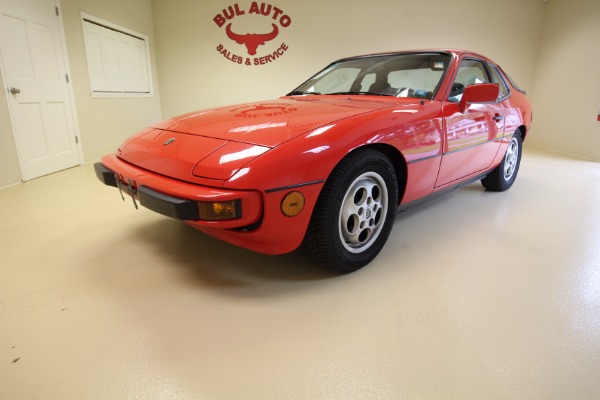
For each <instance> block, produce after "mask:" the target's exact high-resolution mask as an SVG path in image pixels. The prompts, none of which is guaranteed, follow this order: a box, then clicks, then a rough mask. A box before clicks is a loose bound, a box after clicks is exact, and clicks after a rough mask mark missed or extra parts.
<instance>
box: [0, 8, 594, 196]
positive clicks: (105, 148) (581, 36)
mask: <svg viewBox="0 0 600 400" xmlns="http://www.w3.org/2000/svg"><path fill="white" fill-rule="evenodd" d="M61 3H62V8H63V21H64V24H65V31H66V36H67V49H68V53H69V57H70V63H71V70H72V78H73V86H74V91H75V98H76V106H77V112H78V119H79V125H80V130H81V139H82V142H83V150H84V158H85V160H86V161H87V162H91V161H94V160H96V159H98V158H99V157H100V156H101V155H103V154H105V153H109V152H112V151H114V149H115V147H116V146H117V145H118V144H119V143H120V142H121V141H122V140H123V139H124V138H125V137H126V136H128V135H129V134H131V133H134V132H136V131H138V130H139V129H140V128H142V127H144V126H146V125H148V124H150V123H152V122H153V121H155V120H159V119H161V114H162V116H164V117H169V116H172V115H176V114H179V113H183V112H187V111H191V110H195V109H200V108H207V107H213V106H218V105H223V104H229V103H238V102H245V101H254V100H259V99H269V98H276V97H278V96H280V95H283V94H285V93H286V92H287V91H289V90H291V89H293V88H294V87H295V86H296V85H297V84H299V83H301V82H302V81H303V80H304V79H306V78H308V76H309V75H311V74H312V73H314V72H316V71H317V70H318V69H320V68H322V67H323V66H325V65H326V64H328V63H329V62H330V61H332V60H334V59H336V58H340V57H344V56H351V55H356V54H362V53H370V52H380V51H391V50H402V49H413V48H429V47H456V48H466V49H470V50H474V51H478V52H481V53H483V54H485V55H487V56H489V57H490V58H492V59H493V60H495V61H496V62H498V63H499V64H500V65H501V66H502V67H503V68H505V69H506V70H507V71H509V73H510V74H511V75H512V76H513V78H515V79H516V80H517V81H518V82H519V83H520V85H521V86H523V87H524V88H525V89H527V90H528V92H529V94H530V98H531V99H532V101H533V105H534V110H535V111H534V125H533V129H532V131H531V135H530V136H529V137H528V142H529V143H530V144H533V145H536V146H539V147H544V148H548V149H553V150H557V151H562V152H566V153H571V154H575V155H579V156H583V157H587V158H591V159H594V160H599V161H600V131H599V129H600V122H597V121H596V112H597V111H598V107H599V106H600V74H598V72H597V71H598V66H599V65H600V48H599V46H600V40H599V39H600V1H598V0H568V1H567V0H549V2H548V3H547V4H545V3H544V2H543V0H505V1H502V2H500V1H497V0H371V1H367V0H327V1H321V0H304V1H297V0H273V1H271V2H270V3H272V4H274V5H275V6H277V7H279V8H280V9H282V10H283V12H284V13H285V14H287V15H289V16H290V18H291V19H292V23H291V25H290V26H289V27H288V28H285V29H281V32H280V34H279V36H278V37H277V39H276V41H280V42H285V43H286V44H287V45H288V46H289V50H288V51H287V52H286V53H285V54H284V56H282V57H281V58H280V59H279V60H277V61H276V62H273V63H270V64H267V65H263V66H259V67H254V66H252V67H246V66H240V65H237V64H234V63H232V62H231V61H228V60H226V59H225V58H224V57H222V56H221V55H220V54H219V53H218V51H217V50H216V47H217V46H218V45H219V44H222V45H224V46H226V47H227V48H228V49H229V50H230V51H232V52H234V53H237V54H240V55H245V54H246V53H245V49H244V47H243V46H241V45H238V44H236V43H234V42H232V41H231V40H230V39H228V38H227V36H226V35H225V32H224V29H223V28H219V27H218V26H217V25H216V24H215V23H214V22H213V17H214V16H215V15H216V14H217V13H220V12H221V10H222V9H223V8H225V7H227V6H229V5H233V4H238V5H239V6H240V8H242V9H245V10H248V9H249V7H250V4H251V3H252V1H250V0H235V1H234V0H214V1H210V2H209V1H199V0H103V1H97V0H61ZM260 3H261V2H259V4H260ZM265 3H269V2H265ZM80 11H85V12H87V13H90V14H92V15H95V16H97V17H100V18H103V19H106V20H109V21H112V22H114V23H117V24H120V25H122V26H124V27H127V28H130V29H133V30H136V31H139V32H141V33H144V34H146V35H148V36H149V37H150V44H151V55H152V56H151V58H152V68H153V72H154V87H155V91H156V94H155V96H154V97H152V98H144V99H92V98H91V96H90V94H89V82H88V76H87V66H86V64H85V53H84V48H83V40H82V34H81V25H80V21H79V13H80ZM240 20H241V19H240ZM240 20H238V21H237V22H236V27H237V29H239V30H240V32H239V33H246V31H244V29H246V28H247V29H248V31H251V30H252V29H253V28H252V27H248V26H244V24H243V23H242V24H241V25H238V23H239V22H240ZM257 21H258V20H257ZM260 22H261V23H264V20H261V21H260ZM253 33H254V32H253ZM153 45H155V47H156V52H155V51H154V46H153ZM267 47H268V46H266V45H265V46H264V47H263V48H264V49H266V48H267ZM269 48H270V49H271V48H272V46H271V47H269ZM259 49H261V48H259ZM259 53H260V51H259ZM156 76H158V80H157V79H156ZM159 82H160V96H159V95H158V92H159V91H158V89H159ZM0 83H1V82H0ZM161 111H162V112H161ZM18 181H19V167H18V162H17V158H16V153H15V146H14V140H13V137H12V132H11V129H10V124H9V119H8V111H7V106H6V101H5V99H4V96H0V187H2V186H6V185H8V184H10V183H15V182H18Z"/></svg>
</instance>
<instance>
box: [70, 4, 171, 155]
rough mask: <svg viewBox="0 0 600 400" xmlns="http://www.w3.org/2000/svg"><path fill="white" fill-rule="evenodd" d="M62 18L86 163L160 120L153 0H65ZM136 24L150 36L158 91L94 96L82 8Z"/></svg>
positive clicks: (128, 24)
mask: <svg viewBox="0 0 600 400" xmlns="http://www.w3.org/2000/svg"><path fill="white" fill-rule="evenodd" d="M61 3H62V9H63V21H64V25H65V34H66V37H67V49H68V53H69V61H70V63H71V72H72V74H73V87H74V91H75V101H76V106H77V114H78V117H79V128H80V131H81V139H82V143H83V156H84V159H85V160H86V161H88V162H90V161H94V160H97V159H98V158H99V157H100V156H102V155H104V154H107V153H110V152H113V151H115V150H116V146H117V145H118V144H119V143H121V142H122V141H123V139H125V138H126V137H127V136H129V135H131V134H132V133H135V132H137V131H139V130H141V128H143V127H145V126H147V125H148V124H150V123H152V122H155V121H158V120H160V119H161V112H160V96H159V90H158V81H157V73H156V69H157V67H156V56H155V51H154V46H153V44H154V30H153V18H152V5H151V1H150V0H126V1H124V0H102V1H98V0H61ZM81 11H84V12H86V13H88V14H91V15H93V16H95V17H98V18H101V19H104V20H107V21H109V22H112V23H115V24H117V25H120V26H123V27H125V28H128V29H132V30H134V31H137V32H139V33H142V34H144V35H147V36H148V37H149V43H150V56H151V68H152V73H153V75H154V77H153V85H154V96H153V97H143V98H110V99H99V98H92V97H91V95H90V82H89V77H88V72H87V63H86V59H85V48H84V44H83V34H82V29H81V19H80V18H81V16H80V12H81Z"/></svg>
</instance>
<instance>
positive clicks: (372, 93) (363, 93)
mask: <svg viewBox="0 0 600 400" xmlns="http://www.w3.org/2000/svg"><path fill="white" fill-rule="evenodd" d="M326 94H327V95H330V94H331V95H333V94H350V95H359V94H362V95H371V96H392V97H395V96H394V95H393V94H390V93H376V92H334V93H326Z"/></svg>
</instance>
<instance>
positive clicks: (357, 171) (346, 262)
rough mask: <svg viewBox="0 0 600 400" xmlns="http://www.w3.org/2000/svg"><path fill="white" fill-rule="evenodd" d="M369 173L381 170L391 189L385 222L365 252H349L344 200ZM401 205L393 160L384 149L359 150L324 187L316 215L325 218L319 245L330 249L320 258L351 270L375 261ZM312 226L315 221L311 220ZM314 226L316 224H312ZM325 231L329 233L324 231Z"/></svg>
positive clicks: (345, 269)
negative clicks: (343, 230)
mask: <svg viewBox="0 0 600 400" xmlns="http://www.w3.org/2000/svg"><path fill="white" fill-rule="evenodd" d="M366 172H374V173H377V174H378V175H379V176H380V177H381V178H382V179H383V181H384V182H385V185H386V188H387V192H388V193H387V196H388V205H387V208H388V209H387V212H386V215H385V217H384V221H383V222H382V226H381V231H380V232H379V235H378V237H377V238H376V239H375V240H374V241H373V243H371V245H370V246H369V247H368V248H367V249H365V250H364V251H362V252H359V253H353V252H350V251H348V250H347V249H346V248H345V246H344V244H343V243H342V239H341V237H340V221H339V217H340V211H341V208H342V202H343V200H344V197H345V196H346V193H347V191H348V190H349V189H350V185H351V184H352V183H353V182H354V180H355V179H356V178H357V177H359V176H360V175H362V174H364V173H366ZM397 206H398V183H397V180H396V174H395V172H394V168H393V167H392V165H391V163H390V162H389V160H388V159H387V158H386V157H385V156H384V155H383V154H382V153H380V152H377V151H375V150H371V149H365V150H361V151H358V152H356V153H354V154H351V155H349V156H348V157H346V158H345V159H344V160H342V162H340V164H339V165H338V166H337V167H336V169H334V171H333V172H332V174H331V176H330V178H329V179H328V180H327V182H326V184H325V187H324V188H323V192H322V196H320V198H319V201H318V202H317V206H316V209H315V211H314V212H313V218H315V219H320V218H325V221H322V222H324V223H323V224H320V226H321V228H322V229H321V232H318V233H317V235H319V246H321V247H322V249H323V248H326V250H325V251H323V254H325V257H317V261H319V262H321V263H322V264H326V265H327V266H328V267H329V268H332V269H335V270H338V271H343V272H351V271H355V270H357V269H359V268H361V267H363V266H365V265H366V264H368V263H369V262H371V261H372V260H373V259H374V258H375V257H376V256H377V254H379V252H380V251H381V249H382V248H383V246H384V245H385V242H386V241H387V239H388V237H389V234H390V232H391V229H392V226H393V222H394V216H395V210H396V208H397ZM311 225H313V224H312V221H311ZM309 229H313V227H309ZM323 231H325V232H323Z"/></svg>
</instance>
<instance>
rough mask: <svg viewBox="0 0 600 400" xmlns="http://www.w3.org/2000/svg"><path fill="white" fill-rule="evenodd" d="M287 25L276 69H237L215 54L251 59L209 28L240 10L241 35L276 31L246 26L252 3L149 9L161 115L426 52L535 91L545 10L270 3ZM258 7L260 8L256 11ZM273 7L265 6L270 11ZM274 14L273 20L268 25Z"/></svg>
mask: <svg viewBox="0 0 600 400" xmlns="http://www.w3.org/2000/svg"><path fill="white" fill-rule="evenodd" d="M271 3H272V4H273V5H274V6H276V7H278V8H279V9H281V10H282V14H281V15H288V16H289V17H290V19H291V24H290V25H289V26H288V27H287V28H283V27H281V26H280V32H279V36H278V37H277V38H276V39H275V40H274V42H275V43H273V44H272V43H268V44H265V45H264V46H259V51H258V54H257V55H261V53H262V55H264V54H268V53H269V52H273V51H274V50H276V49H277V48H278V46H279V45H280V44H282V43H285V44H287V45H288V50H287V51H286V52H285V53H284V54H283V56H282V57H281V58H279V59H278V60H276V61H275V62H272V63H269V64H266V65H261V66H245V65H239V64H237V63H235V62H232V61H230V60H228V59H227V58H226V57H224V56H223V55H221V54H220V53H219V51H218V50H217V47H218V46H219V45H223V46H224V47H225V48H226V50H227V51H230V52H231V53H232V54H236V55H240V56H244V57H248V53H247V51H246V49H245V48H244V46H243V45H239V44H237V43H235V42H233V41H232V40H230V39H229V38H228V37H227V35H226V34H225V26H226V24H225V25H224V26H223V27H221V28H219V26H218V25H217V24H216V23H215V22H214V21H213V18H214V17H215V16H216V15H217V14H219V13H222V11H221V10H223V9H227V7H228V6H230V5H234V4H237V5H238V7H239V10H240V11H244V12H246V14H245V15H243V16H239V17H235V18H234V19H232V20H231V21H228V22H232V27H233V28H235V30H236V33H241V34H243V33H247V32H250V33H259V32H268V31H270V30H271V22H276V21H272V19H269V18H263V17H262V16H261V17H257V16H253V17H254V20H252V18H250V16H249V12H248V11H249V9H250V7H251V4H252V1H248V0H238V1H233V0H231V1H225V0H217V1H211V2H199V1H196V0H153V6H154V10H153V11H154V22H155V24H154V25H155V33H156V40H157V42H156V43H157V53H158V60H159V61H158V62H159V72H160V74H159V81H160V85H161V86H160V88H161V96H162V111H163V115H164V116H165V117H166V116H172V115H175V114H179V113H182V112H186V111H190V110H194V109H199V108H205V107H211V106H217V105H222V104H228V103H236V102H245V101H254V100H258V99H269V98H276V97H278V96H280V95H283V94H285V93H287V92H288V91H289V90H291V89H293V88H294V87H295V86H296V85H297V84H299V83H301V82H302V81H303V80H305V79H306V78H308V77H309V76H310V75H311V74H312V73H314V72H316V71H317V70H319V69H320V68H322V67H324V66H325V65H326V64H328V63H329V62H330V61H333V60H334V59H336V58H340V57H344V56H351V55H356V54H361V53H371V52H382V51H391V50H401V49H413V48H428V47H456V48H466V49H470V50H474V51H478V52H481V53H483V54H484V55H487V56H489V57H490V58H492V59H494V60H495V61H496V62H498V63H499V64H500V65H502V66H503V68H505V69H506V70H508V71H510V73H511V75H512V76H513V77H514V78H515V79H516V80H517V81H519V82H520V84H521V85H522V86H523V87H524V88H527V89H531V87H532V84H533V77H534V67H535V60H536V56H537V53H538V49H539V46H540V40H541V32H542V28H543V20H544V12H545V5H544V3H543V1H542V0H506V1H502V2H498V1H497V0H478V1H473V0H452V1H448V0H427V1H419V0H372V1H363V0H361V1H358V0H328V1H320V0H305V1H292V0H273V1H271ZM258 4H261V2H258ZM265 4H269V3H265ZM272 15H273V13H272V14H271V16H272Z"/></svg>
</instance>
